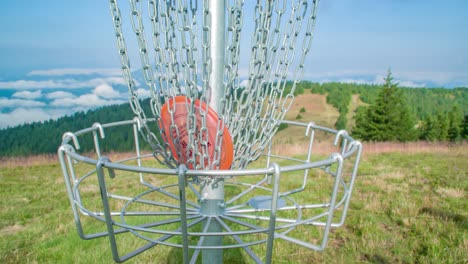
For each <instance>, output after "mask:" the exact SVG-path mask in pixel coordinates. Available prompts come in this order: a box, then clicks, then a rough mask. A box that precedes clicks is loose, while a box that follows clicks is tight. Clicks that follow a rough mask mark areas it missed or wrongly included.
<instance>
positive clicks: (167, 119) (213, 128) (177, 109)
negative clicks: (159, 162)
mask: <svg viewBox="0 0 468 264" xmlns="http://www.w3.org/2000/svg"><path fill="white" fill-rule="evenodd" d="M174 101H175V102H174ZM189 102H190V99H188V98H187V97H186V96H183V95H179V96H176V97H175V99H170V100H169V101H168V102H166V103H164V105H163V106H162V108H161V121H160V127H161V128H163V129H164V131H165V132H166V140H167V143H168V144H169V147H170V148H171V151H172V155H173V157H174V159H175V160H177V161H178V162H179V163H183V164H185V163H186V162H187V161H188V160H189V159H190V158H191V157H192V155H193V153H191V152H190V151H188V150H187V148H188V147H189V146H188V143H189V134H188V133H189V131H187V117H188V114H189V112H188V109H187V103H189ZM174 104H175V105H174ZM194 106H195V109H194V110H195V113H194V114H195V122H196V124H195V125H196V127H195V132H194V133H193V137H194V138H198V137H199V133H200V132H201V129H202V117H201V113H200V111H201V110H202V109H203V110H204V111H206V109H208V110H207V111H206V112H207V114H206V128H207V130H208V138H207V148H208V155H209V158H210V162H213V160H214V158H215V157H214V155H215V143H216V135H217V132H218V119H219V118H218V114H217V113H216V111H215V110H213V109H212V108H211V107H207V106H206V104H202V103H201V102H200V100H198V99H197V100H195V102H194ZM169 109H172V110H173V118H174V124H172V119H171V113H170V112H169ZM221 122H222V121H221ZM172 125H175V127H177V131H178V132H179V135H178V139H179V140H178V142H174V139H175V138H176V137H177V135H176V134H175V133H176V132H175V130H174V127H173V126H172ZM171 128H172V129H171ZM198 147H199V149H201V144H200V143H199V144H198ZM220 147H221V149H220V152H221V155H220V159H219V169H221V170H226V169H229V168H230V167H231V164H232V160H233V156H234V154H233V153H234V148H233V144H232V138H231V134H230V133H229V129H228V128H227V127H226V126H224V130H223V136H222V142H221V145H220ZM178 150H179V151H180V155H181V157H179V156H178V153H177V152H178ZM196 163H197V164H199V163H200V158H199V157H196ZM211 165H212V164H205V168H209V167H211ZM187 166H188V167H189V168H190V169H193V164H188V165H187Z"/></svg>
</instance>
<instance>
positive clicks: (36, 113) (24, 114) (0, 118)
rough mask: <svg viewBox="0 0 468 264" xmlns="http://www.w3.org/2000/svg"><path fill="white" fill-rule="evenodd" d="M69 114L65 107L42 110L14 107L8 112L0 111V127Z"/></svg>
mask: <svg viewBox="0 0 468 264" xmlns="http://www.w3.org/2000/svg"><path fill="white" fill-rule="evenodd" d="M66 114H70V113H69V112H68V111H67V110H66V109H58V110H44V109H41V108H21V107H20V108H16V109H14V110H13V111H11V112H9V113H0V128H6V127H9V126H10V127H12V126H17V125H21V124H24V123H32V122H37V121H45V120H49V119H56V118H58V117H61V116H64V115H66Z"/></svg>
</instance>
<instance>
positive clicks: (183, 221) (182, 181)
mask: <svg viewBox="0 0 468 264" xmlns="http://www.w3.org/2000/svg"><path fill="white" fill-rule="evenodd" d="M186 171H187V168H186V167H185V165H183V164H182V165H180V166H179V172H178V176H179V199H180V200H179V201H180V228H181V230H182V252H183V260H184V264H187V263H189V247H188V235H187V233H188V231H187V230H188V229H187V208H186V204H185V186H186V178H185V172H186Z"/></svg>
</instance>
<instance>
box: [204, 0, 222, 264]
mask: <svg viewBox="0 0 468 264" xmlns="http://www.w3.org/2000/svg"><path fill="white" fill-rule="evenodd" d="M208 5H209V7H207V8H209V12H210V24H209V25H208V26H209V28H210V54H209V57H210V59H211V72H210V77H209V86H210V91H211V97H210V107H211V108H213V109H214V110H215V111H216V112H217V113H222V112H223V109H222V108H223V104H222V100H221V99H222V98H224V92H225V87H224V61H225V60H224V58H225V48H226V47H225V30H226V27H225V24H226V6H225V5H226V3H225V1H224V0H221V1H220V0H209V1H208ZM201 195H202V198H201V213H202V214H205V215H209V216H219V215H220V214H222V211H223V205H224V179H222V178H218V179H213V180H212V181H210V182H206V183H205V184H202V188H201ZM221 231H222V226H221V225H220V224H219V223H218V222H217V221H211V222H210V226H209V227H208V232H221ZM222 244H223V237H222V236H206V237H205V242H204V246H210V247H216V246H222ZM222 262H223V250H222V249H205V250H203V251H202V263H203V264H209V263H222Z"/></svg>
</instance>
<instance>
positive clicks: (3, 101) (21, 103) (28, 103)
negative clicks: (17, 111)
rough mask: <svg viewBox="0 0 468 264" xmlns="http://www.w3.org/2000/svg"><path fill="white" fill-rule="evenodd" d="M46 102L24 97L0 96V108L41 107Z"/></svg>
mask: <svg viewBox="0 0 468 264" xmlns="http://www.w3.org/2000/svg"><path fill="white" fill-rule="evenodd" d="M45 105H46V104H45V103H43V102H39V101H34V100H24V99H9V98H6V97H0V109H1V108H10V107H15V108H16V107H27V108H29V107H41V106H45Z"/></svg>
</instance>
